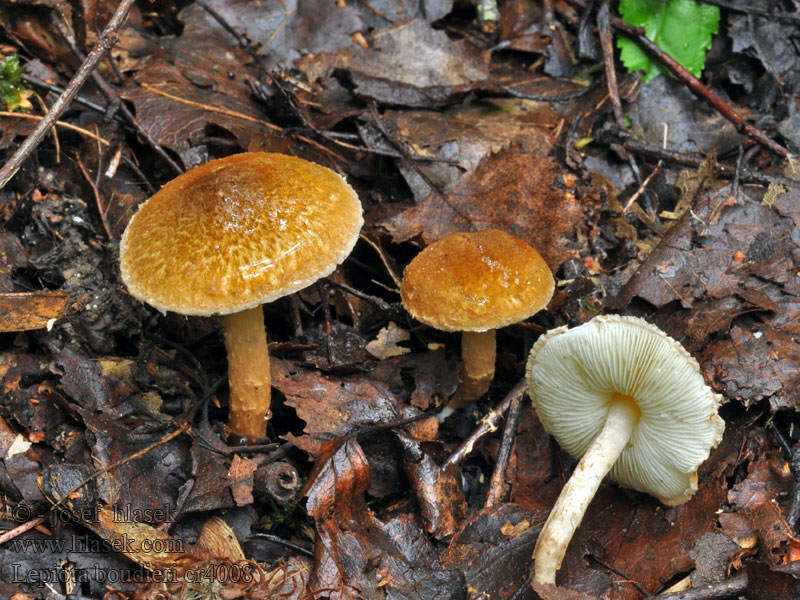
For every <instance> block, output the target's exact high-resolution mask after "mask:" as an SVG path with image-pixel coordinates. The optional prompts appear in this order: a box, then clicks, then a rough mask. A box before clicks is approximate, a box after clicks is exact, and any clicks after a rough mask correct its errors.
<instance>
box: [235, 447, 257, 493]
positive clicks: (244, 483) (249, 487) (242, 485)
mask: <svg viewBox="0 0 800 600" xmlns="http://www.w3.org/2000/svg"><path fill="white" fill-rule="evenodd" d="M257 468H258V465H257V464H256V463H255V462H253V461H252V460H250V459H249V458H241V457H240V456H239V455H238V454H235V455H234V457H233V461H231V468H230V469H228V480H229V481H230V487H231V493H232V494H233V500H234V502H236V506H246V505H248V504H252V503H253V474H254V473H255V472H256V469H257Z"/></svg>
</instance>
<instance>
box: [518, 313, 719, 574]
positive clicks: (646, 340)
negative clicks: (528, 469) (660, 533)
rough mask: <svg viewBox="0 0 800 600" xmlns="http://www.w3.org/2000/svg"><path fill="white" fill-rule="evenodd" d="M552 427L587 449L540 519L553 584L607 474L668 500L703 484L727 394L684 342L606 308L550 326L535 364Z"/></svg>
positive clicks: (534, 394) (542, 563)
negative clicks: (700, 475)
mask: <svg viewBox="0 0 800 600" xmlns="http://www.w3.org/2000/svg"><path fill="white" fill-rule="evenodd" d="M527 377H528V385H529V389H530V396H531V400H532V401H533V404H534V407H535V408H536V413H537V415H538V417H539V419H540V420H541V422H542V425H544V428H545V429H546V430H547V431H548V432H549V433H550V434H551V435H553V436H554V437H555V438H556V440H558V443H559V444H560V445H561V447H562V448H564V450H566V451H567V452H569V453H570V454H571V455H572V456H574V457H576V458H577V457H582V458H581V459H580V462H579V463H578V466H577V467H576V468H575V471H574V472H573V474H572V476H571V477H570V479H569V481H567V483H566V485H565V486H564V488H563V490H562V491H561V495H560V496H559V497H558V500H557V501H556V503H555V505H554V506H553V509H552V511H551V512H550V516H549V517H548V519H547V521H546V522H545V524H544V527H543V528H542V531H541V533H540V534H539V538H538V540H537V542H536V548H535V549H534V580H535V581H536V582H538V583H549V584H555V578H556V571H557V570H558V568H559V567H560V566H561V561H562V559H563V558H564V553H565V552H566V549H567V544H568V543H569V541H570V539H571V538H572V536H573V534H574V533H575V530H576V529H577V528H578V526H579V525H580V523H581V520H582V519H583V515H584V513H585V512H586V508H587V507H588V505H589V502H590V501H591V499H592V498H593V497H594V495H595V492H597V489H598V488H599V487H600V483H601V482H602V480H603V478H604V477H605V476H606V474H609V475H610V476H611V478H612V479H613V480H614V481H616V482H617V483H619V484H620V485H622V486H624V487H628V488H632V489H634V490H638V491H640V492H645V493H648V494H650V495H652V496H655V497H656V498H658V499H659V500H661V502H663V503H664V504H666V505H668V506H673V505H676V504H681V503H683V502H686V501H687V500H689V498H691V497H692V495H693V494H694V493H695V491H696V490H697V468H698V467H699V466H700V464H701V463H702V462H703V461H704V460H705V459H706V458H708V453H709V451H710V449H711V448H713V447H714V446H716V445H717V444H718V443H719V441H720V439H721V438H722V433H723V431H724V429H725V423H724V422H723V420H722V419H721V418H720V417H719V416H718V415H717V409H718V407H719V403H720V400H721V397H720V396H719V395H718V394H715V393H714V392H712V391H711V389H710V388H709V387H708V386H706V385H705V382H704V381H703V376H702V375H701V374H700V368H699V366H698V364H697V361H696V360H695V359H694V358H692V356H691V355H690V354H689V353H688V352H686V350H685V349H684V348H683V346H681V345H680V344H679V343H678V342H676V341H675V340H673V339H672V338H670V337H669V336H667V335H666V334H665V333H664V332H662V331H661V330H660V329H658V328H657V327H655V326H654V325H651V324H650V323H648V322H647V321H644V320H642V319H638V318H635V317H619V316H600V317H595V318H594V319H592V320H591V321H589V322H588V323H585V324H584V325H581V326H580V327H576V328H574V329H569V330H568V329H567V328H566V327H559V328H558V329H554V330H552V331H550V332H548V333H547V334H545V335H543V336H542V337H541V338H539V340H538V341H537V342H536V344H534V346H533V349H532V350H531V354H530V358H529V360H528V367H527Z"/></svg>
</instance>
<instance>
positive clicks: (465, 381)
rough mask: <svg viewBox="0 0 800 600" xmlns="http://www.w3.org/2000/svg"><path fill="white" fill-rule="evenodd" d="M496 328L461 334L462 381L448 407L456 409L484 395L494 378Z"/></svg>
mask: <svg viewBox="0 0 800 600" xmlns="http://www.w3.org/2000/svg"><path fill="white" fill-rule="evenodd" d="M496 352H497V350H496V342H495V330H494V329H490V330H489V331H465V332H463V333H462V334H461V360H462V363H463V366H462V370H461V381H460V383H459V385H458V389H457V390H456V393H455V394H453V397H452V398H450V402H448V403H447V408H449V409H452V410H456V409H459V408H463V407H464V406H467V405H468V404H472V403H473V402H475V400H477V399H478V398H480V397H481V396H483V395H484V394H485V393H486V392H487V391H488V390H489V386H490V385H491V383H492V379H494V363H495V355H496Z"/></svg>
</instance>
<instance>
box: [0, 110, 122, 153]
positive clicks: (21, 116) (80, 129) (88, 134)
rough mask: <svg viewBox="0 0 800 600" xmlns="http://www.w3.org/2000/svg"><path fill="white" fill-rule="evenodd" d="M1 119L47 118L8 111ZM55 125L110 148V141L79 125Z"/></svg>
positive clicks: (32, 119)
mask: <svg viewBox="0 0 800 600" xmlns="http://www.w3.org/2000/svg"><path fill="white" fill-rule="evenodd" d="M0 117H12V118H17V119H28V120H29V121H40V122H41V121H44V120H45V119H46V118H47V117H46V116H44V117H43V116H41V115H28V114H25V113H15V112H8V111H6V110H0ZM53 125H55V126H57V127H63V128H64V129H70V130H72V131H75V132H77V133H80V134H81V135H85V136H86V137H88V138H92V139H93V140H95V141H96V142H100V143H101V144H103V145H104V146H110V145H111V142H109V141H108V140H104V139H103V138H101V137H100V136H99V135H97V134H94V133H92V132H91V131H89V130H88V129H84V128H83V127H78V126H77V125H72V124H70V123H66V122H64V121H56V122H55V123H53Z"/></svg>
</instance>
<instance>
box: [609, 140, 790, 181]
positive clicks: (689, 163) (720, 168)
mask: <svg viewBox="0 0 800 600" xmlns="http://www.w3.org/2000/svg"><path fill="white" fill-rule="evenodd" d="M598 141H600V142H609V141H611V142H616V143H619V144H623V145H624V147H625V149H626V150H628V151H629V152H636V153H638V154H645V155H647V156H651V157H653V158H658V159H660V160H664V161H666V162H669V163H673V164H678V165H683V166H685V167H698V166H700V164H701V163H702V162H703V161H705V160H706V157H704V156H702V155H700V154H696V153H692V152H680V151H678V150H673V149H671V148H662V147H661V145H660V144H659V145H656V144H648V143H647V142H644V141H642V140H637V139H636V138H634V137H632V136H631V135H630V134H629V133H628V132H626V131H619V130H613V129H605V130H603V131H602V133H601V134H600V137H599V139H598ZM754 147H755V146H754ZM714 174H715V175H717V176H719V177H726V178H733V177H734V176H735V175H736V169H735V167H731V166H729V165H723V164H716V165H714ZM739 180H740V183H757V184H759V185H769V184H770V183H779V184H781V185H783V186H787V187H796V186H797V185H798V183H797V182H796V181H792V180H791V179H789V178H787V177H776V176H772V175H765V174H763V173H758V172H756V171H751V170H749V169H744V168H742V169H739Z"/></svg>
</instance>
